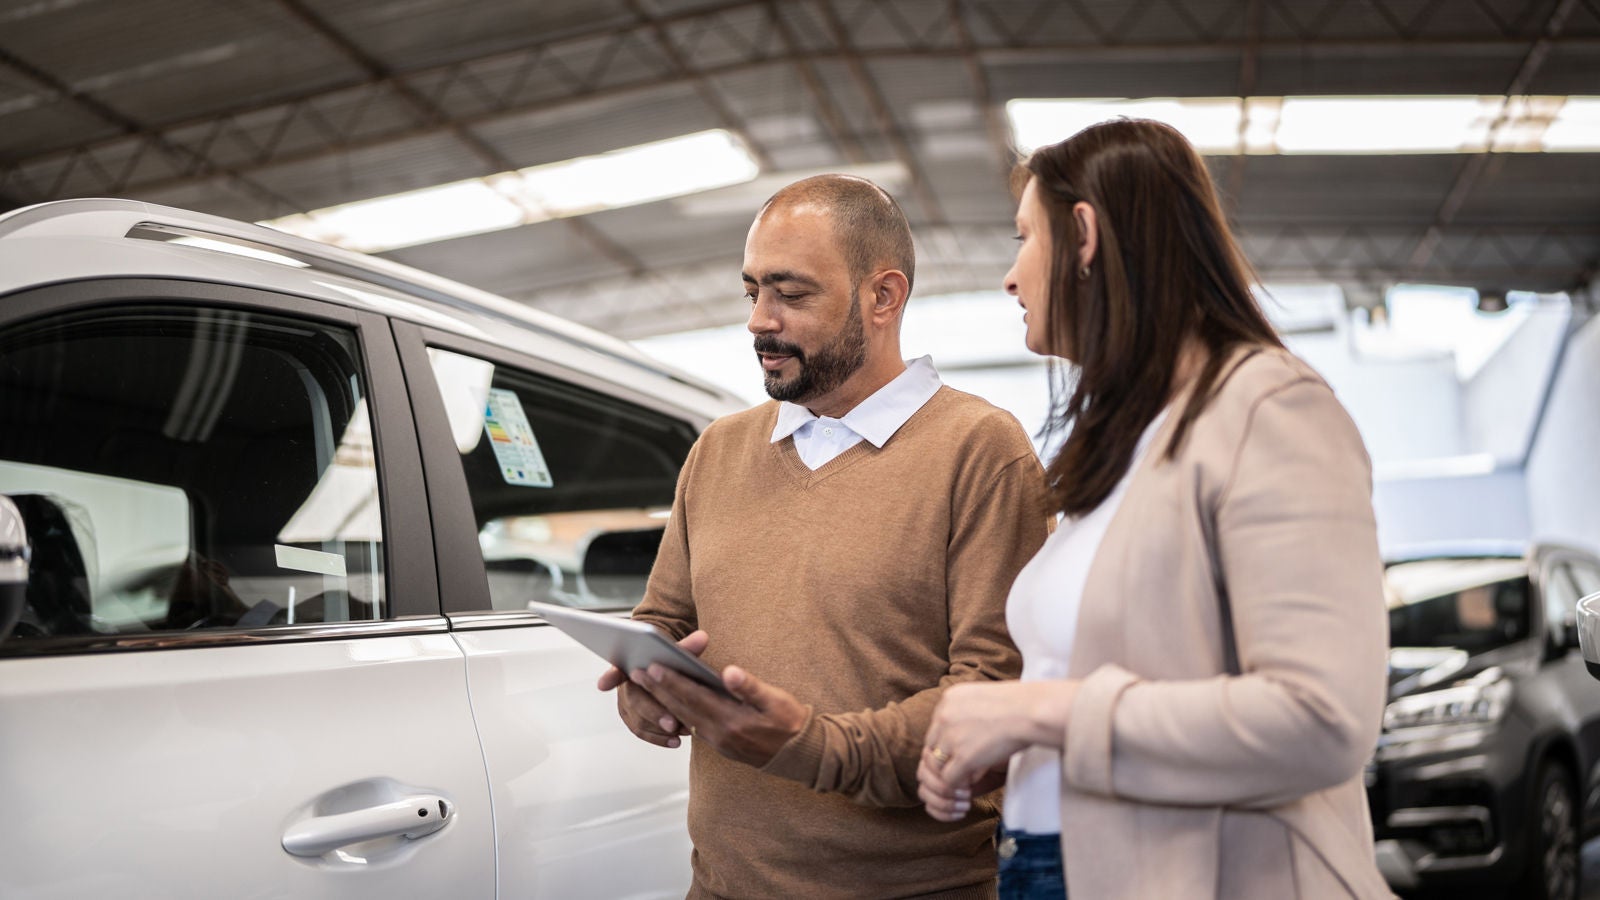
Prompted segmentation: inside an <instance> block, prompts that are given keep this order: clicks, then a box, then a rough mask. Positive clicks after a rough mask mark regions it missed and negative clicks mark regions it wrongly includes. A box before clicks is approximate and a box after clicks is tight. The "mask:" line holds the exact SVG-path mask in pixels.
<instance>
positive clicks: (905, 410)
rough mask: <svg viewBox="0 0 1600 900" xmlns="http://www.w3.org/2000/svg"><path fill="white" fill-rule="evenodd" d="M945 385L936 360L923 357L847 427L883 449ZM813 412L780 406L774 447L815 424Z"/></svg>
mask: <svg viewBox="0 0 1600 900" xmlns="http://www.w3.org/2000/svg"><path fill="white" fill-rule="evenodd" d="M942 384H943V382H941V381H940V380H939V373H938V371H937V370H935V369H934V367H933V357H931V356H921V357H918V358H916V359H914V360H911V361H910V362H909V363H907V364H906V370H905V371H904V372H901V373H900V374H899V375H896V376H895V378H894V380H893V381H891V382H889V383H888V384H886V385H884V386H883V387H881V388H878V389H877V390H876V391H874V392H873V393H872V396H870V397H868V398H867V399H865V400H863V401H861V402H860V403H858V404H856V408H855V409H852V410H850V411H849V412H847V413H845V415H844V418H842V419H840V420H839V421H841V422H843V423H844V425H845V427H847V428H849V429H850V430H851V431H854V432H855V433H856V434H859V435H861V436H862V437H863V438H865V439H866V440H867V441H868V442H870V443H871V444H872V446H874V447H880V448H881V447H882V446H883V445H884V444H887V443H888V442H889V438H891V437H894V433H895V432H896V431H899V430H900V426H902V425H904V424H905V423H906V420H908V419H910V418H911V417H912V416H913V415H915V414H916V412H917V410H919V409H921V408H922V407H923V405H924V404H926V403H927V402H928V401H929V400H932V399H933V395H934V394H936V393H938V392H939V387H940V385H942ZM816 419H817V416H815V415H813V414H812V412H811V410H809V409H806V408H805V407H804V406H801V405H800V404H798V403H790V402H788V401H787V400H786V401H784V402H783V403H780V404H779V405H778V423H777V425H776V426H774V427H773V429H772V443H774V444H776V443H777V442H779V441H781V440H783V439H784V438H786V437H788V436H790V435H792V434H794V433H795V432H796V431H799V430H800V429H801V428H803V427H805V425H806V423H808V422H814V421H816Z"/></svg>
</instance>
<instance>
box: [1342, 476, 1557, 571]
mask: <svg viewBox="0 0 1600 900" xmlns="http://www.w3.org/2000/svg"><path fill="white" fill-rule="evenodd" d="M1372 507H1373V510H1374V512H1376V513H1377V515H1378V544H1379V545H1380V546H1381V547H1383V549H1384V552H1385V553H1392V552H1394V551H1395V550H1398V549H1400V548H1402V547H1416V546H1418V545H1422V544H1439V543H1445V544H1449V543H1460V542H1463V541H1496V542H1517V543H1521V542H1522V541H1525V540H1527V538H1528V534H1529V530H1530V526H1529V515H1528V498H1527V490H1526V485H1525V483H1524V479H1523V473H1522V472H1520V471H1518V470H1516V469H1508V470H1500V471H1495V472H1490V473H1488V474H1483V475H1459V476H1453V477H1412V478H1388V479H1379V480H1377V481H1376V482H1375V483H1374V485H1373V490H1372Z"/></svg>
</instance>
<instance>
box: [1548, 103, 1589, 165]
mask: <svg viewBox="0 0 1600 900" xmlns="http://www.w3.org/2000/svg"><path fill="white" fill-rule="evenodd" d="M1544 145H1545V149H1547V150H1577V151H1586V152H1590V153H1593V152H1595V151H1597V150H1600V97H1568V98H1567V102H1566V103H1564V104H1563V105H1562V107H1561V112H1560V113H1558V114H1557V115H1556V116H1555V119H1554V120H1553V121H1552V122H1551V123H1550V127H1549V128H1546V129H1545V132H1544Z"/></svg>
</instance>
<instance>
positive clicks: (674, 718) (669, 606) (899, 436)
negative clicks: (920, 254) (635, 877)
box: [600, 175, 1048, 898]
mask: <svg viewBox="0 0 1600 900" xmlns="http://www.w3.org/2000/svg"><path fill="white" fill-rule="evenodd" d="M914 264H915V260H914V255H913V250H912V245H911V231H910V228H909V226H908V225H907V224H906V220H905V217H904V215H903V214H902V213H901V211H900V208H899V206H898V205H896V204H895V202H894V200H893V199H892V198H890V197H889V195H888V194H887V193H885V192H884V191H883V190H882V189H881V188H879V187H877V186H876V185H874V184H872V183H871V182H868V181H864V180H862V179H859V178H851V177H847V176H842V175H822V176H818V177H815V178H808V179H806V180H804V181H800V182H797V183H795V184H793V185H790V186H789V187H787V188H785V189H783V190H782V191H780V192H778V194H776V195H775V196H774V197H773V198H772V199H771V200H769V201H767V204H766V205H765V206H764V207H763V208H762V210H761V212H760V213H759V214H758V215H757V216H756V220H755V224H754V225H752V226H751V228H750V233H749V237H748V238H747V240H746V242H745V255H744V273H743V274H744V285H745V293H746V295H747V297H748V299H749V300H750V302H751V312H750V322H749V328H750V331H751V332H753V333H754V334H755V351H756V354H757V356H758V357H759V359H760V363H761V367H762V369H763V370H764V372H765V381H766V388H767V393H768V394H770V395H771V396H772V398H773V400H774V401H777V402H772V403H767V404H764V405H762V406H758V407H756V408H754V409H751V410H747V411H745V412H742V413H738V414H735V415H731V416H727V417H725V418H722V419H720V420H718V421H717V422H715V423H713V424H712V425H711V426H710V427H709V428H708V429H706V431H705V433H704V434H703V435H702V436H701V438H700V440H699V442H698V443H696V445H695V447H694V449H693V450H691V451H690V453H689V457H688V459H687V460H686V461H685V463H684V468H683V472H682V474H681V475H680V476H679V481H678V488H677V495H676V497H675V499H674V502H673V509H672V516H671V518H670V519H669V520H668V525H667V529H666V535H665V537H664V539H663V540H662V544H661V553H660V555H659V557H658V558H657V560H656V564H655V569H654V570H653V571H652V573H651V576H650V583H649V588H648V589H647V591H646V593H645V597H644V600H643V602H641V603H640V604H639V608H638V609H637V610H636V611H635V613H634V616H635V618H637V619H641V620H644V621H647V622H651V623H653V624H655V625H657V626H659V627H660V628H662V629H663V630H665V631H667V632H668V633H670V634H671V635H672V636H673V637H674V638H678V639H680V643H681V644H682V645H683V646H684V647H686V648H687V649H689V650H690V651H692V652H694V653H700V654H703V656H704V658H705V660H706V661H707V662H708V663H709V664H711V665H712V666H713V667H716V668H718V669H719V670H720V671H721V672H722V673H723V678H724V681H725V682H726V684H727V686H728V688H729V689H730V691H731V692H732V693H733V694H734V695H735V697H736V698H738V699H737V700H729V699H726V698H724V697H721V696H719V695H717V694H716V693H714V692H712V691H710V690H708V689H706V688H704V687H701V686H700V685H698V684H695V683H694V682H691V681H690V680H688V679H687V678H684V677H682V676H680V675H678V674H677V673H675V672H672V671H671V670H668V669H665V668H662V667H659V666H651V667H650V669H649V670H648V671H641V672H634V673H630V675H626V676H625V675H624V674H623V673H621V672H618V671H617V670H615V669H612V670H610V671H609V672H607V673H606V675H605V676H604V677H602V678H601V680H600V687H601V688H602V689H606V690H609V689H611V688H613V687H618V686H620V687H621V688H622V690H621V692H620V694H619V696H618V711H619V713H620V715H621V716H622V719H623V721H624V722H626V723H627V725H628V727H629V728H630V729H631V730H632V731H633V732H634V733H635V734H637V735H638V736H639V737H641V738H642V739H644V740H647V741H650V742H652V743H655V744H658V745H661V746H667V747H676V746H678V743H679V740H680V735H694V741H693V745H694V746H693V748H692V754H691V757H690V793H689V833H690V837H691V838H692V839H693V841H694V845H695V853H694V859H693V863H694V887H693V888H692V889H691V892H690V897H695V898H699V897H707V898H710V897H716V898H757V897H759V898H773V897H808V898H810V897H911V896H926V897H941V898H966V897H992V896H993V895H994V874H995V870H994V867H995V857H994V849H993V844H992V835H993V833H994V828H995V824H996V813H997V810H996V809H995V805H994V803H993V802H991V801H992V798H984V797H980V798H978V799H977V801H976V802H975V804H974V811H973V814H972V815H970V816H968V817H967V819H966V820H965V821H962V822H957V823H951V824H942V823H938V822H935V821H934V820H933V819H931V818H930V817H928V816H926V815H925V814H923V812H922V811H921V809H919V808H918V806H919V801H918V799H917V778H916V771H917V763H918V758H919V753H920V752H921V748H922V737H923V734H924V732H925V731H926V730H927V727H928V721H929V717H930V716H931V714H932V712H933V708H934V706H935V704H936V703H937V702H938V700H939V696H940V694H941V693H942V692H943V690H944V689H945V687H946V686H948V685H950V684H953V683H955V682H959V681H965V680H973V679H999V678H1014V677H1016V676H1017V674H1018V670H1019V668H1020V663H1019V658H1018V656H1017V653H1016V650H1015V648H1014V647H1013V646H1012V644H1011V641H1010V638H1009V637H1008V635H1007V632H1006V629H1005V598H1006V594H1007V592H1008V590H1009V589H1010V586H1011V582H1012V579H1013V578H1014V577H1015V576H1016V574H1017V572H1018V571H1019V570H1020V569H1021V568H1022V566H1023V564H1024V563H1026V562H1027V561H1028V559H1029V558H1031V557H1032V556H1033V554H1034V552H1035V551H1036V550H1037V549H1038V548H1039V546H1040V544H1041V543H1043V541H1044V538H1045V534H1046V532H1047V530H1048V525H1047V522H1048V519H1047V517H1046V515H1045V512H1044V509H1045V507H1044V502H1043V498H1044V478H1043V472H1042V469H1041V468H1040V465H1039V462H1038V459H1037V457H1036V456H1035V454H1034V452H1033V448H1032V446H1031V445H1030V444H1029V443H1028V439H1027V436H1026V435H1025V434H1024V433H1023V431H1022V429H1021V427H1020V426H1019V425H1018V424H1017V421H1016V420H1015V419H1014V418H1012V417H1011V416H1010V415H1009V414H1007V413H1005V412H1003V411H1001V410H999V409H996V408H995V407H993V406H990V405H989V404H988V403H986V402H984V401H982V400H980V399H978V398H976V397H973V396H971V395H968V394H963V393H960V392H958V391H954V390H952V389H950V388H948V387H943V386H941V384H940V382H939V376H938V374H937V373H936V372H935V371H934V370H933V366H932V364H931V362H930V361H929V360H928V359H927V358H926V357H924V358H922V359H919V360H915V361H913V362H912V363H910V364H909V365H907V364H906V363H905V362H904V361H903V360H902V358H901V356H900V322H901V314H902V313H903V312H904V310H905V304H906V299H907V297H908V296H909V295H910V293H911V281H912V274H913V269H914ZM732 664H736V665H732ZM630 677H631V679H632V680H631V681H630V680H629V679H630ZM780 685H781V687H780ZM741 701H742V702H741Z"/></svg>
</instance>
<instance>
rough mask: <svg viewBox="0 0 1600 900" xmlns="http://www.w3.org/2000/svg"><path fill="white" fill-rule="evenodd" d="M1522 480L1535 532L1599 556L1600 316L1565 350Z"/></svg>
mask: <svg viewBox="0 0 1600 900" xmlns="http://www.w3.org/2000/svg"><path fill="white" fill-rule="evenodd" d="M1526 477H1527V489H1528V509H1529V515H1530V519H1531V523H1530V524H1531V527H1532V531H1533V533H1534V534H1535V535H1536V536H1538V537H1540V538H1541V539H1548V540H1558V541H1562V542H1564V543H1569V544H1576V545H1579V546H1583V547H1587V548H1589V549H1591V550H1594V551H1595V552H1597V553H1600V317H1597V318H1591V319H1590V320H1589V321H1588V322H1587V324H1585V325H1583V326H1582V328H1581V329H1580V330H1579V331H1578V333H1577V334H1576V335H1575V336H1574V337H1573V340H1572V343H1571V344H1570V345H1569V346H1568V348H1567V353H1566V357H1565V358H1564V359H1563V360H1562V362H1561V369H1560V371H1558V372H1557V373H1556V383H1555V390H1554V392H1553V393H1552V394H1551V397H1550V405H1549V408H1548V409H1547V410H1546V412H1545V419H1544V424H1543V425H1542V426H1541V428H1540V430H1539V433H1538V435H1537V437H1536V439H1535V444H1534V447H1533V453H1532V454H1531V455H1530V456H1529V459H1528V467H1527V475H1526Z"/></svg>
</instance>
